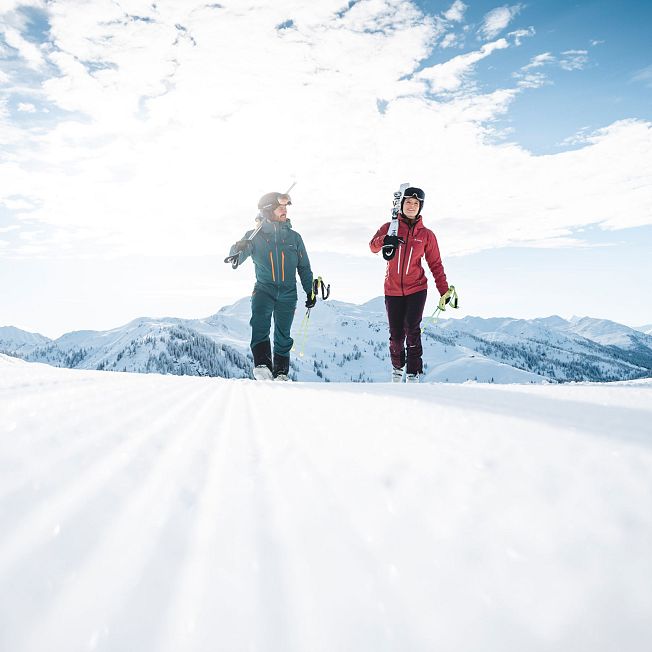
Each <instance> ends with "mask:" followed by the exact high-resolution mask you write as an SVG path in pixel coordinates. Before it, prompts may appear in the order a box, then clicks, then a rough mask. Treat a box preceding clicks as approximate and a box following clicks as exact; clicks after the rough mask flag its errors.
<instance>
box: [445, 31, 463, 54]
mask: <svg viewBox="0 0 652 652" xmlns="http://www.w3.org/2000/svg"><path fill="white" fill-rule="evenodd" d="M463 44H464V37H463V36H462V35H461V34H455V33H454V32H449V33H448V34H446V35H445V36H444V37H443V38H442V40H441V41H440V42H439V47H440V48H442V49H444V50H445V49H446V48H453V47H461V46H462V45H463Z"/></svg>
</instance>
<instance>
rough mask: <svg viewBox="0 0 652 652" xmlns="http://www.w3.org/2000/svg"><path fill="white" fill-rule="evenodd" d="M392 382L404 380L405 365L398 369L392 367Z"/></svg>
mask: <svg viewBox="0 0 652 652" xmlns="http://www.w3.org/2000/svg"><path fill="white" fill-rule="evenodd" d="M392 382H393V383H402V382H403V367H401V368H400V369H397V368H396V367H392Z"/></svg>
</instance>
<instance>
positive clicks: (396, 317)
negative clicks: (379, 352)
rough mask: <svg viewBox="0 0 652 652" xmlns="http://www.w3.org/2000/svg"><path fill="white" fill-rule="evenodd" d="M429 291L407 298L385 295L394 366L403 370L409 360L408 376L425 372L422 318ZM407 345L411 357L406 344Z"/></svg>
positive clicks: (390, 348) (409, 295) (390, 347)
mask: <svg viewBox="0 0 652 652" xmlns="http://www.w3.org/2000/svg"><path fill="white" fill-rule="evenodd" d="M427 294H428V291H427V290H421V292H415V293H414V294H408V295H407V296H404V297H389V296H385V308H387V319H388V321H389V353H390V355H391V358H392V366H394V367H396V368H397V369H402V368H403V367H404V366H405V361H406V358H407V369H406V372H407V373H408V374H420V373H422V372H423V360H422V359H421V356H422V355H423V348H422V347H421V318H422V317H423V309H424V308H425V305H426V295H427ZM406 343H407V356H406V352H405V345H406Z"/></svg>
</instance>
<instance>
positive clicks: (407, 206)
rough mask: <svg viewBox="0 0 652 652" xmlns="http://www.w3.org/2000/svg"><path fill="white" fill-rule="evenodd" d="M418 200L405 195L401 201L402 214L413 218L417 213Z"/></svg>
mask: <svg viewBox="0 0 652 652" xmlns="http://www.w3.org/2000/svg"><path fill="white" fill-rule="evenodd" d="M419 207H420V204H419V200H418V199H417V198H416V197H407V198H406V199H405V201H404V202H403V215H405V217H408V218H410V219H414V218H415V217H416V216H417V215H418V214H419Z"/></svg>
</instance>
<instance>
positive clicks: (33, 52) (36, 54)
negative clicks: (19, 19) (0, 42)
mask: <svg viewBox="0 0 652 652" xmlns="http://www.w3.org/2000/svg"><path fill="white" fill-rule="evenodd" d="M2 33H3V35H4V39H5V41H6V43H7V45H10V46H11V47H12V48H14V49H15V50H18V54H19V55H20V56H21V57H22V58H23V60H24V61H25V63H26V64H27V65H28V66H30V67H31V68H34V69H36V70H39V69H40V68H42V67H43V66H44V65H45V60H44V58H43V54H42V52H41V51H40V50H39V48H38V47H37V46H36V45H34V44H33V43H30V42H29V41H26V40H25V39H24V38H23V37H22V36H21V34H20V32H18V30H16V29H14V28H12V27H5V28H4V30H3V32H2Z"/></svg>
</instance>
